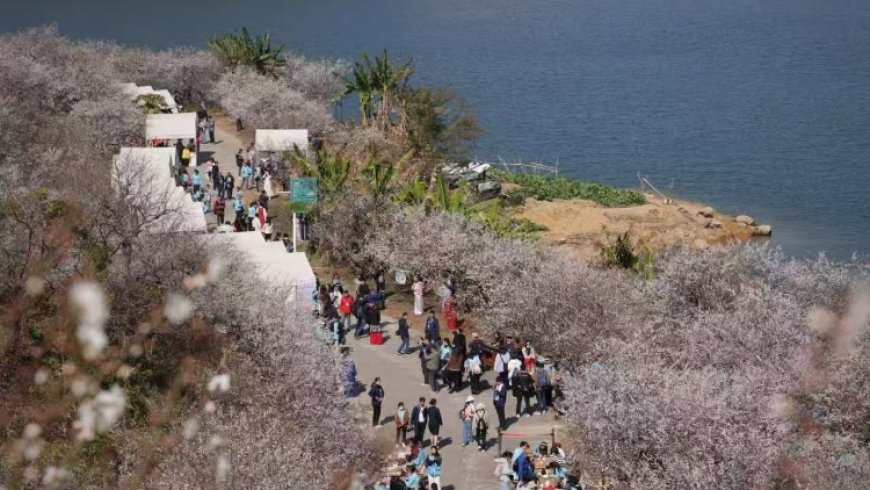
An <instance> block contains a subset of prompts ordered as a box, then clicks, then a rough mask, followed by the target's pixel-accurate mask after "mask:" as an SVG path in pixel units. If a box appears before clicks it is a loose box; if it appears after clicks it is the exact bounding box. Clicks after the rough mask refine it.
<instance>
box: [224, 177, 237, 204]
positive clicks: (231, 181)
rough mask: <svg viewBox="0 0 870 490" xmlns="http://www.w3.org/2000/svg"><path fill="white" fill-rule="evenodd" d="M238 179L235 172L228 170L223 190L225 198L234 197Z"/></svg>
mask: <svg viewBox="0 0 870 490" xmlns="http://www.w3.org/2000/svg"><path fill="white" fill-rule="evenodd" d="M235 183H236V179H235V178H233V174H231V173H229V172H227V174H226V175H224V188H223V190H222V191H221V192H223V196H224V199H229V198H231V197H233V187H235Z"/></svg>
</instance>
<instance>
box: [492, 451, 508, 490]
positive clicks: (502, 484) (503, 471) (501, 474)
mask: <svg viewBox="0 0 870 490" xmlns="http://www.w3.org/2000/svg"><path fill="white" fill-rule="evenodd" d="M510 460H511V452H510V451H505V452H503V453H502V455H501V457H499V458H495V465H496V466H495V471H493V472H492V473H493V475H495V477H496V478H497V479H498V482H499V487H498V488H499V490H511V474H513V471H511V464H510Z"/></svg>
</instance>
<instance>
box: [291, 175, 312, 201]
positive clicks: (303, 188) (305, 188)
mask: <svg viewBox="0 0 870 490" xmlns="http://www.w3.org/2000/svg"><path fill="white" fill-rule="evenodd" d="M290 202H291V203H293V204H317V179H313V178H304V179H290Z"/></svg>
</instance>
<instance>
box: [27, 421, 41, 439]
mask: <svg viewBox="0 0 870 490" xmlns="http://www.w3.org/2000/svg"><path fill="white" fill-rule="evenodd" d="M40 435H42V427H40V425H39V424H34V423H29V424H27V426H26V427H24V437H25V438H26V439H36V438H37V437H39V436H40Z"/></svg>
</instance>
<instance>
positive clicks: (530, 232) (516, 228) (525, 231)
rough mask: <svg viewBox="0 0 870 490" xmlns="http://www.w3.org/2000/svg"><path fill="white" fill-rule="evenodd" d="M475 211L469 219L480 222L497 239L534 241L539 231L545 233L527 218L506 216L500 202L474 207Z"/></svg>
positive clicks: (545, 228)
mask: <svg viewBox="0 0 870 490" xmlns="http://www.w3.org/2000/svg"><path fill="white" fill-rule="evenodd" d="M475 210H476V211H477V212H476V213H475V214H473V215H472V216H471V219H473V220H475V221H478V222H480V223H481V224H483V226H484V227H486V229H487V230H489V231H490V232H492V233H493V234H494V235H495V236H497V237H499V238H513V239H536V238H537V233H538V232H539V231H547V230H548V228H547V227H546V226H542V225H539V224H537V223H535V222H533V221H531V220H529V219H528V218H514V217H512V216H509V215H506V214H505V210H504V209H503V206H502V204H501V202H500V201H498V200H492V201H486V202H484V203H481V204H480V205H477V206H475Z"/></svg>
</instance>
